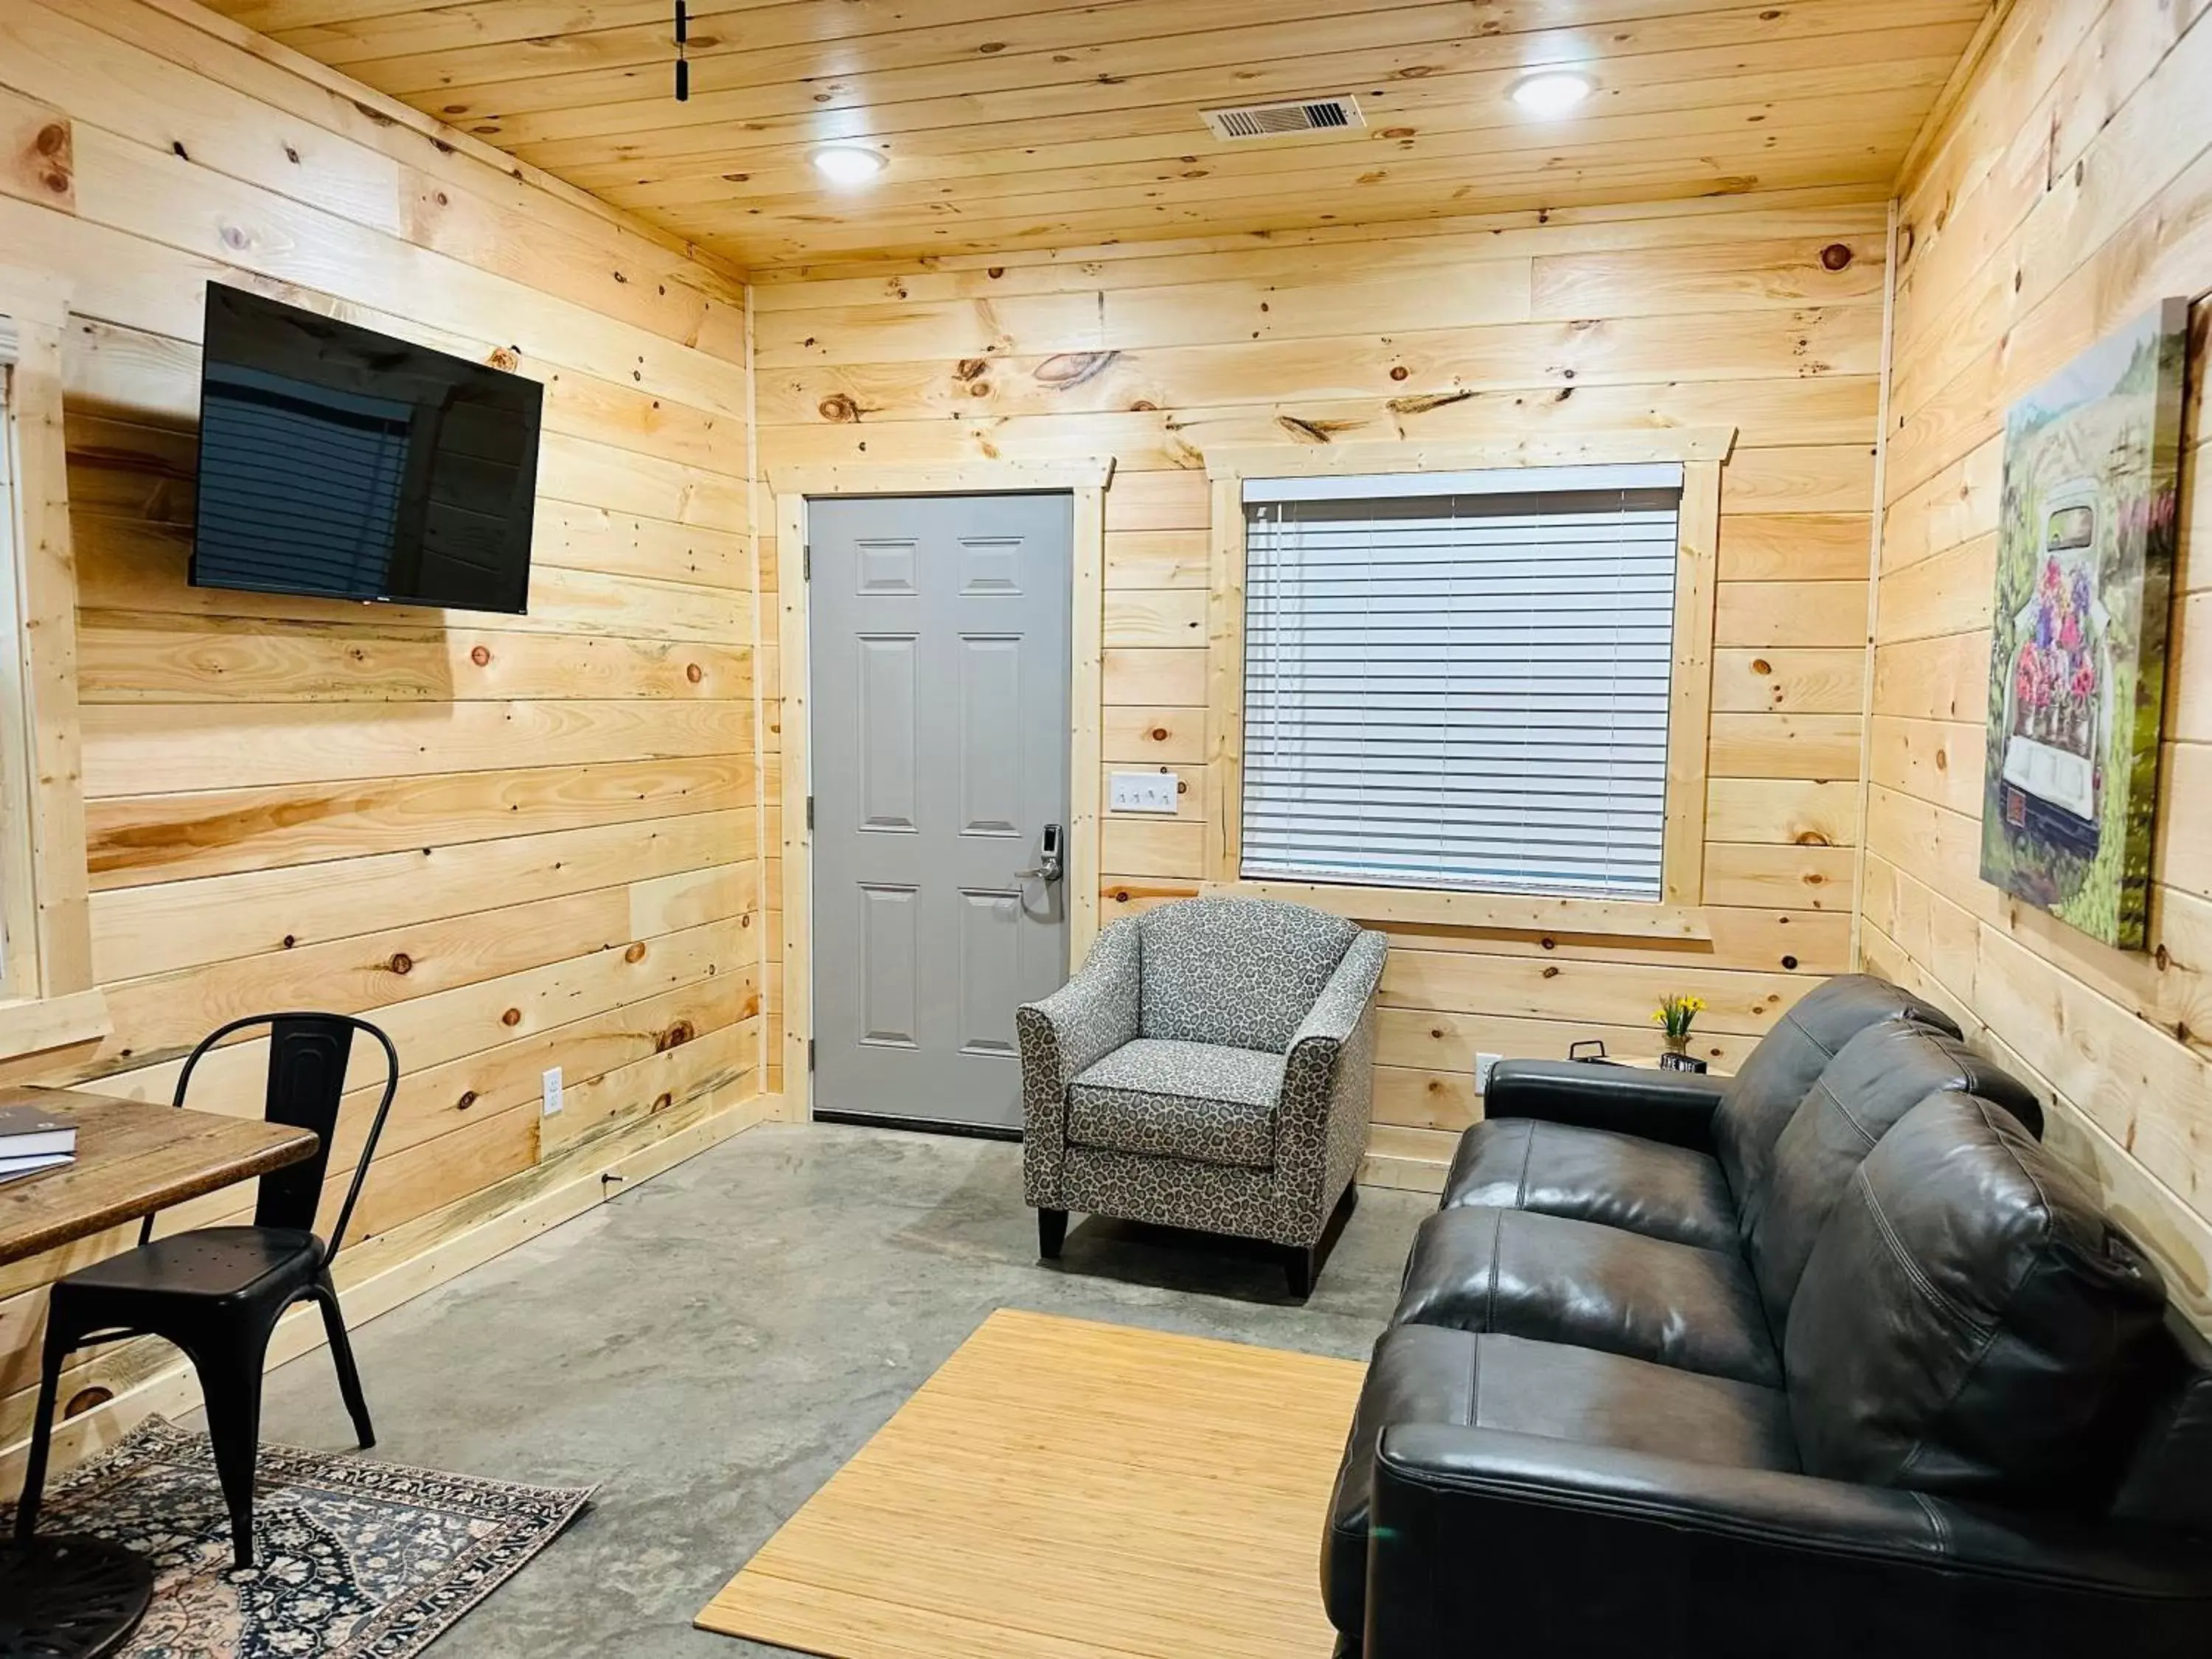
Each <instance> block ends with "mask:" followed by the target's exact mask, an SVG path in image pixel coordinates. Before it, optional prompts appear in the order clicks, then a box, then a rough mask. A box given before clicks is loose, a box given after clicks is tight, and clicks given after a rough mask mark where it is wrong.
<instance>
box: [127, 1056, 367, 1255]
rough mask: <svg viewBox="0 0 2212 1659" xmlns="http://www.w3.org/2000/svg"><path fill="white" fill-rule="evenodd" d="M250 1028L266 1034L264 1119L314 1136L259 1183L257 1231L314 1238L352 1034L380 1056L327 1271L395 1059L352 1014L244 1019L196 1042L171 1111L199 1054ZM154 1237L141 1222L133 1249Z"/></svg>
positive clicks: (150, 1222) (328, 1247) (149, 1221)
mask: <svg viewBox="0 0 2212 1659" xmlns="http://www.w3.org/2000/svg"><path fill="white" fill-rule="evenodd" d="M256 1025H266V1026H267V1027H268V1028H269V1073H268V1083H267V1091H266V1095H265V1097H264V1104H263V1108H262V1115H263V1117H264V1120H265V1121H268V1122H270V1123H282V1124H284V1125H286V1126H287V1127H291V1128H295V1129H310V1130H313V1132H314V1135H315V1150H314V1152H313V1153H312V1154H311V1155H310V1156H308V1157H307V1158H301V1160H300V1161H299V1162H298V1163H296V1164H287V1165H285V1166H284V1168H283V1169H281V1170H272V1171H271V1172H270V1174H268V1175H265V1176H262V1177H261V1193H260V1196H259V1198H258V1200H257V1201H256V1202H255V1204H254V1206H253V1225H255V1226H257V1227H285V1228H292V1229H295V1230H297V1231H301V1232H308V1231H313V1228H314V1225H315V1212H317V1211H318V1210H319V1209H320V1208H321V1207H322V1196H323V1181H324V1178H325V1176H326V1175H328V1173H329V1171H330V1162H331V1141H332V1140H333V1139H335V1137H336V1133H337V1123H338V1109H339V1107H340V1106H341V1105H342V1104H343V1102H344V1099H345V1093H346V1070H347V1067H348V1066H349V1065H350V1064H351V1063H352V1060H353V1037H354V1033H355V1032H356V1031H366V1032H368V1034H369V1036H373V1037H374V1038H375V1039H376V1041H377V1042H378V1043H379V1044H380V1046H381V1047H382V1048H383V1049H384V1092H383V1094H382V1096H381V1097H380V1098H379V1099H378V1101H377V1103H376V1115H375V1116H374V1118H372V1119H371V1120H370V1121H369V1126H368V1138H367V1139H365V1140H363V1141H362V1148H361V1159H360V1161H359V1162H358V1163H357V1164H355V1166H354V1172H353V1181H352V1183H351V1184H350V1185H349V1187H348V1188H346V1195H345V1203H344V1205H343V1206H342V1207H341V1208H340V1209H339V1211H338V1218H337V1225H334V1226H333V1227H332V1228H331V1237H330V1240H329V1243H326V1244H325V1246H324V1248H323V1261H324V1262H325V1264H328V1262H329V1261H330V1260H331V1257H332V1256H335V1255H337V1253H338V1246H339V1244H340V1243H343V1240H344V1238H345V1230H346V1223H347V1222H348V1221H349V1220H350V1219H351V1218H352V1217H353V1206H354V1204H355V1202H356V1200H358V1199H359V1198H360V1197H361V1188H362V1182H363V1181H364V1180H366V1179H367V1178H368V1165H369V1161H370V1160H371V1159H372V1158H374V1157H375V1156H376V1143H377V1140H378V1139H379V1138H380V1136H381V1135H382V1134H383V1133H384V1120H385V1117H386V1115H387V1114H388V1113H389V1112H390V1111H391V1110H392V1097H393V1096H394V1095H396V1094H398V1091H399V1051H398V1049H397V1048H393V1047H392V1039H391V1038H390V1037H388V1036H386V1035H385V1034H384V1032H383V1031H382V1030H379V1029H378V1028H377V1027H376V1026H374V1025H372V1024H369V1023H368V1021H367V1020H365V1019H356V1018H354V1017H353V1016H352V1015H351V1014H330V1013H314V1012H289V1013H279V1014H249V1015H247V1016H246V1018H243V1019H234V1020H232V1021H231V1022H230V1023H229V1024H228V1025H223V1026H219V1027H217V1028H216V1030H213V1031H211V1032H210V1033H209V1034H208V1035H207V1036H204V1037H203V1038H202V1039H201V1040H200V1044H199V1046H198V1047H197V1048H194V1049H193V1050H192V1052H191V1057H190V1058H189V1059H187V1060H185V1068H184V1070H183V1071H181V1072H179V1073H178V1074H177V1092H176V1095H175V1098H174V1104H176V1105H179V1106H181V1105H183V1104H184V1103H185V1095H186V1093H187V1092H188V1091H190V1090H191V1083H192V1073H194V1072H195V1071H197V1070H198V1069H199V1063H200V1061H201V1060H202V1059H203V1058H204V1056H205V1055H206V1054H209V1053H210V1051H211V1050H212V1049H214V1048H216V1046H217V1045H219V1044H220V1043H222V1041H223V1040H224V1039H225V1038H227V1037H229V1036H234V1035H235V1034H236V1033H238V1032H240V1031H242V1030H247V1029H248V1028H250V1027H252V1026H256ZM153 1231H154V1218H153V1217H151V1216H148V1217H147V1218H146V1225H145V1226H144V1227H143V1229H141V1231H140V1233H139V1238H140V1241H141V1242H142V1243H143V1242H144V1241H145V1240H146V1239H148V1238H150V1237H152V1236H153Z"/></svg>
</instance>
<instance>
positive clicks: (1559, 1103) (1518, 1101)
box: [1482, 1060, 1728, 1152]
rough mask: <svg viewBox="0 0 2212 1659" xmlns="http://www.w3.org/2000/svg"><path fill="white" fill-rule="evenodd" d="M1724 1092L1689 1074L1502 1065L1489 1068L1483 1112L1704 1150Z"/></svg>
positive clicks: (1568, 1064) (1715, 1082) (1569, 1064)
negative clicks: (1487, 1087) (1531, 1118)
mask: <svg viewBox="0 0 2212 1659" xmlns="http://www.w3.org/2000/svg"><path fill="white" fill-rule="evenodd" d="M1727 1094H1728V1085H1727V1084H1725V1083H1723V1082H1722V1081H1720V1080H1719V1079H1715V1078H1710V1077H1706V1076H1705V1075H1703V1074H1701V1073H1695V1072H1660V1071H1645V1070H1644V1069H1642V1068H1641V1067H1638V1066H1592V1065H1589V1064H1587V1063H1585V1062H1583V1061H1581V1060H1499V1061H1498V1064H1497V1066H1494V1067H1493V1068H1492V1071H1491V1073H1490V1090H1489V1092H1488V1093H1486V1095H1484V1096H1483V1098H1482V1115H1483V1116H1485V1117H1486V1118H1492V1117H1534V1118H1542V1119H1544V1120H1546V1121H1548V1122H1552V1123H1571V1124H1574V1125H1576V1126H1577V1127H1580V1128H1585V1129H1611V1130H1614V1131H1616V1132H1617V1133H1621V1134H1629V1135H1641V1136H1642V1137H1643V1138H1644V1139H1646V1140H1663V1141H1667V1142H1668V1143H1670V1144H1671V1145H1674V1146H1688V1147H1692V1148H1693V1149H1695V1150H1697V1151H1699V1152H1703V1151H1705V1150H1707V1149H1709V1148H1710V1147H1711V1145H1712V1139H1713V1113H1714V1111H1715V1110H1716V1109H1717V1108H1718V1107H1719V1105H1720V1103H1721V1102H1722V1100H1723V1099H1724V1098H1725V1097H1727Z"/></svg>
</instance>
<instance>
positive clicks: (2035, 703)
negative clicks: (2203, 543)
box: [1982, 300, 2189, 951]
mask: <svg viewBox="0 0 2212 1659" xmlns="http://www.w3.org/2000/svg"><path fill="white" fill-rule="evenodd" d="M2188 311H2189V307H2188V302H2187V301H2185V300H2167V301H2163V302H2161V303H2160V305H2158V306H2156V307H2154V308H2153V309H2152V310H2151V311H2149V312H2148V313H2146V314H2145V315H2143V316H2142V317H2141V318H2140V319H2137V320H2136V322H2135V323H2134V324H2133V325H2130V326H2129V327H2127V328H2125V329H2123V330H2121V331H2119V332H2118V333H2116V334H2113V335H2112V336H2110V337H2107V338H2106V339H2104V340H2101V341H2100V342H2099V343H2097V344H2096V345H2094V346H2093V347H2091V348H2090V349H2088V350H2087V351H2085V352H2083V353H2082V354H2081V356H2079V357H2076V358H2075V360H2074V361H2073V362H2071V363H2069V364H2068V365H2067V367H2066V368H2064V369H2063V370H2062V371H2061V372H2060V373H2059V374H2056V375H2054V376H2053V377H2052V378H2051V380H2047V381H2045V383H2044V384H2043V385H2041V386H2038V387H2037V388H2036V389H2035V390H2034V391H2033V392H2030V393H2029V394H2028V395H2027V396H2026V397H2024V398H2021V400H2020V401H2019V402H2017V403H2015V404H2014V405H2013V406H2012V408H2011V410H2009V411H2008V415H2007V416H2006V421H2005V449H2004V496H2003V501H2002V507H2001V513H2002V519H2001V521H2000V523H1999V526H1998V531H1997V560H1996V605H1995V608H1994V610H1993V611H1992V612H1991V617H1990V708H1989V758H1988V767H1987V772H1986V775H1985V777H1984V793H1983V811H1982V878H1983V879H1984V881H1988V882H1990V883H1993V884H1996V886H1998V887H2001V888H2002V889H2003V890H2005V891H2007V892H2008V893H2013V894H2016V895H2017V896H2020V897H2021V898H2023V899H2026V900H2027V901H2028V902H2031V903H2033V904H2036V905H2039V906H2040V907H2041V908H2044V909H2046V910H2048V911H2050V912H2051V915H2055V916H2057V917H2058V918H2059V919H2060V920H2061V921H2064V922H2066V923H2068V924H2069V926H2071V927H2077V928H2079V929H2081V932H2083V933H2087V934H2088V935H2090V936H2091V937H2092V938H2093V939H2100V940H2102V941H2103V942H2104V943H2105V944H2107V945H2115V946H2118V948H2119V949H2121V950H2126V951H2140V950H2142V949H2144V948H2145V946H2146V944H2147V937H2148V931H2149V921H2150V863H2151V835H2152V829H2153V827H2154V817H2155V811H2156V796H2157V793H2158V750H2159V732H2160V723H2161V720H2162V716H2163V710H2164V704H2165V697H2166V629H2167V624H2168V620H2169V605H2170V595H2171V590H2172V576H2173V558H2174V544H2175V528H2176V524H2177V520H2178V518H2179V463H2180V448H2181V444H2180V440H2181V413H2182V394H2183V384H2184V379H2185V365H2186V361H2187V356H2188Z"/></svg>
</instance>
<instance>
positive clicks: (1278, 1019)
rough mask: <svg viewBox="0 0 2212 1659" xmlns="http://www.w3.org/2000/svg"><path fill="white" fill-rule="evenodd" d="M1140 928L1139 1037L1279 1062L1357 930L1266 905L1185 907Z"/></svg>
mask: <svg viewBox="0 0 2212 1659" xmlns="http://www.w3.org/2000/svg"><path fill="white" fill-rule="evenodd" d="M1140 926H1141V927H1142V930H1143V943H1142V945H1141V946H1140V947H1139V962H1138V972H1139V975H1140V978H1141V983H1142V989H1141V990H1140V991H1139V995H1138V1003H1139V1023H1140V1024H1141V1026H1142V1035H1144V1036H1148V1037H1158V1038H1164V1039H1165V1040H1166V1041H1168V1042H1213V1043H1219V1044H1221V1045H1223V1046H1224V1047H1226V1048H1262V1049H1265V1050H1267V1052H1268V1053H1270V1054H1282V1053H1284V1052H1285V1050H1287V1049H1288V1048H1290V1046H1291V1036H1293V1035H1294V1034H1295V1033H1296V1032H1297V1029H1298V1024H1299V1022H1301V1021H1302V1020H1304V1018H1305V1017H1306V1015H1307V1013H1308V1012H1310V1010H1311V1009H1312V1007H1313V1006H1314V1003H1315V1002H1316V1000H1318V999H1319V998H1320V996H1321V992H1322V987H1323V986H1324V985H1326V984H1328V980H1329V975H1332V974H1334V972H1335V971H1336V966H1337V963H1340V962H1341V961H1342V960H1343V959H1344V953H1345V951H1346V950H1347V949H1348V948H1349V947H1350V946H1351V944H1352V939H1354V937H1356V936H1357V935H1358V932H1359V929H1358V927H1357V926H1356V925H1355V924H1353V923H1352V922H1349V921H1346V920H1345V919H1344V918H1343V917H1341V916H1332V915H1328V913H1327V912H1325V911H1321V910H1310V909H1308V908H1306V907H1305V906H1304V905H1303V904H1281V903H1278V902H1275V901H1273V900H1272V899H1238V898H1196V899H1183V900H1181V901H1179V902H1176V903H1174V904H1164V905H1162V906H1161V907H1160V908H1158V909H1157V910H1153V911H1150V912H1148V913H1146V915H1145V917H1144V918H1143V921H1142V922H1141V923H1140Z"/></svg>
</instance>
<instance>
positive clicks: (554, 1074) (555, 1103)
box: [544, 1066, 561, 1117]
mask: <svg viewBox="0 0 2212 1659" xmlns="http://www.w3.org/2000/svg"><path fill="white" fill-rule="evenodd" d="M560 1109H561V1068H560V1067H559V1066H548V1067H547V1068H546V1071H545V1110H544V1116H547V1117H550V1116H552V1115H553V1114H554V1113H556V1112H557V1111H559V1110H560Z"/></svg>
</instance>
